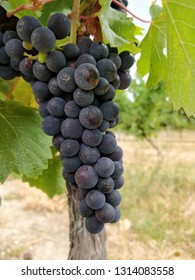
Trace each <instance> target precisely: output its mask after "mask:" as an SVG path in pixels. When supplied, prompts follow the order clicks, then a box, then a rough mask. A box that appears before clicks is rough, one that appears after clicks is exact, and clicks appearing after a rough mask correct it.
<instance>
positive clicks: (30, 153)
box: [0, 101, 52, 183]
mask: <svg viewBox="0 0 195 280" xmlns="http://www.w3.org/2000/svg"><path fill="white" fill-rule="evenodd" d="M0 131H1V133H0V147H1V149H0V182H2V183H3V182H4V181H5V180H6V178H7V176H8V175H9V174H10V173H11V172H15V173H18V174H22V175H25V176H26V177H36V176H38V175H39V174H41V173H42V171H43V169H45V168H46V167H47V164H48V158H51V157H52V154H51V149H50V145H51V139H50V137H48V136H46V135H45V134H44V133H43V132H42V130H41V118H40V117H39V115H38V113H37V112H36V111H35V109H32V108H28V107H25V106H23V105H22V104H20V103H18V102H15V101H0Z"/></svg>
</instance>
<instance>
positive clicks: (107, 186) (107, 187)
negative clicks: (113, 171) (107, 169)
mask: <svg viewBox="0 0 195 280" xmlns="http://www.w3.org/2000/svg"><path fill="white" fill-rule="evenodd" d="M97 188H98V190H100V191H101V192H103V193H110V192H111V191H112V190H113V189H114V180H113V179H112V178H111V177H107V178H99V181H98V183H97Z"/></svg>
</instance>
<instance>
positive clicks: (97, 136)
mask: <svg viewBox="0 0 195 280" xmlns="http://www.w3.org/2000/svg"><path fill="white" fill-rule="evenodd" d="M82 141H83V143H84V144H86V145H88V146H90V147H96V146H98V145H99V144H100V143H101V141H102V134H101V132H100V130H99V129H85V130H84V131H83V134H82Z"/></svg>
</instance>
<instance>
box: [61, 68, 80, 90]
mask: <svg viewBox="0 0 195 280" xmlns="http://www.w3.org/2000/svg"><path fill="white" fill-rule="evenodd" d="M74 73H75V69H73V68H72V67H65V68H63V69H62V70H60V72H59V73H58V75H57V83H58V86H59V87H60V88H61V89H62V90H63V91H65V92H72V91H74V90H75V88H76V83H75V80H74Z"/></svg>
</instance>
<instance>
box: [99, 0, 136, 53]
mask: <svg viewBox="0 0 195 280" xmlns="http://www.w3.org/2000/svg"><path fill="white" fill-rule="evenodd" d="M110 3H111V1H109V0H107V1H103V0H99V4H100V5H101V10H100V11H99V13H98V16H99V19H100V23H101V28H102V34H103V41H104V42H105V43H109V44H110V45H111V46H112V47H117V48H118V49H119V52H121V51H123V50H126V51H130V52H132V53H134V54H135V53H137V52H138V51H139V49H138V48H137V47H136V45H135V43H138V40H137V39H136V37H135V35H138V34H141V28H138V27H137V26H135V25H134V24H133V23H132V18H131V17H129V16H127V14H126V13H123V12H119V11H116V10H114V9H113V8H111V7H110Z"/></svg>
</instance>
